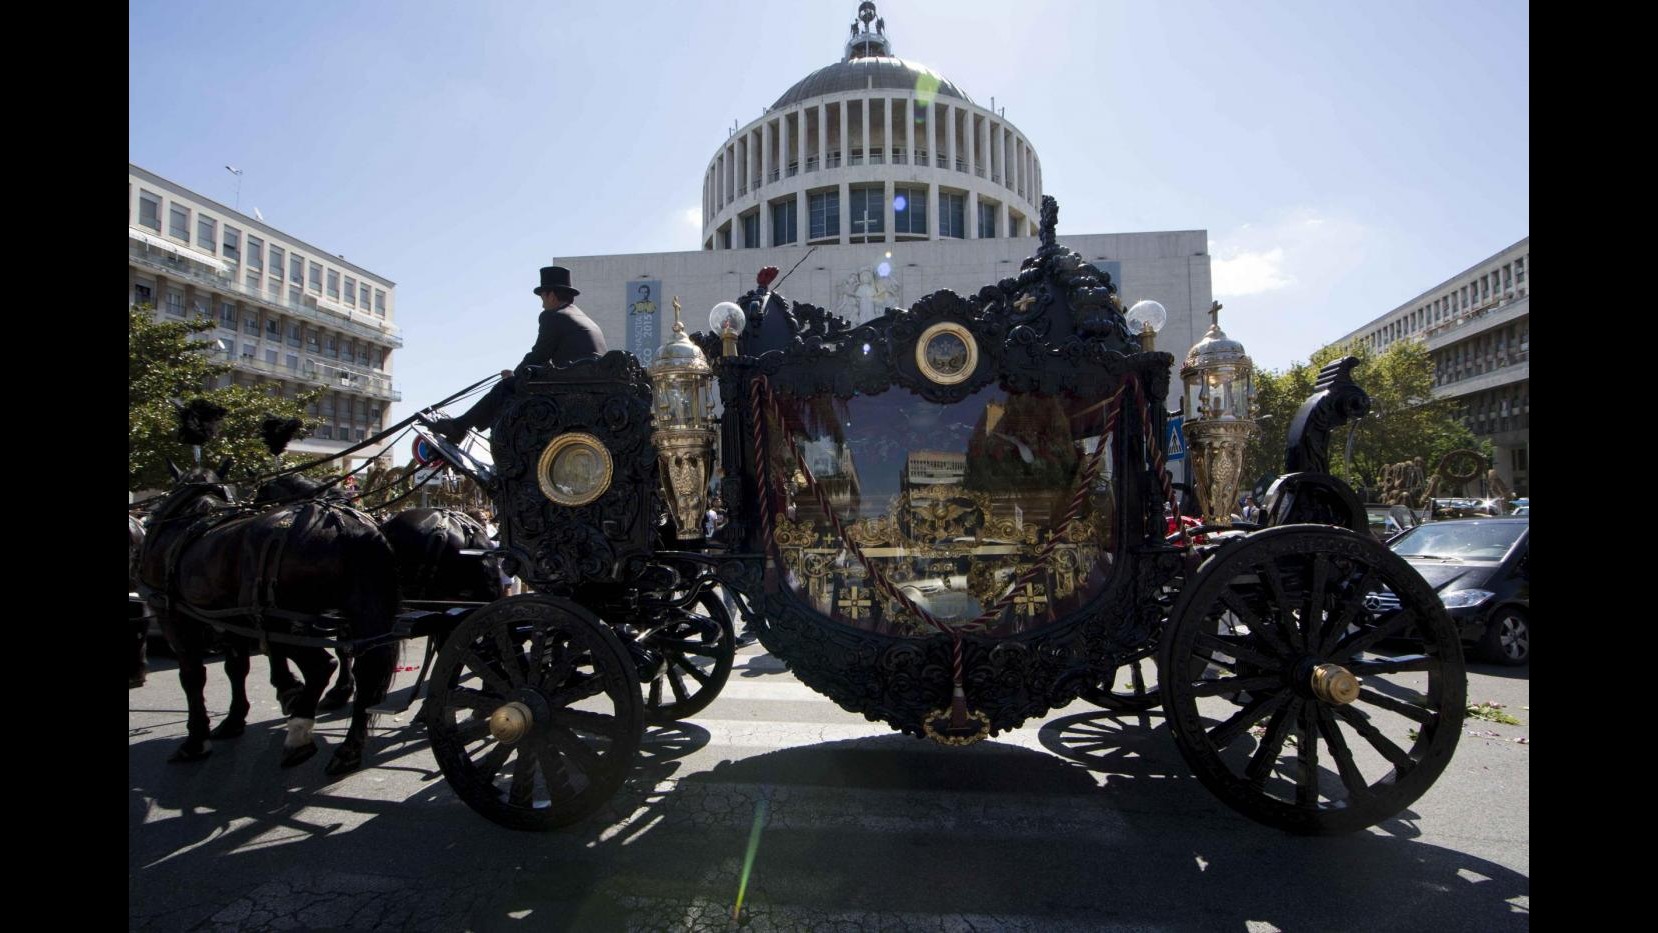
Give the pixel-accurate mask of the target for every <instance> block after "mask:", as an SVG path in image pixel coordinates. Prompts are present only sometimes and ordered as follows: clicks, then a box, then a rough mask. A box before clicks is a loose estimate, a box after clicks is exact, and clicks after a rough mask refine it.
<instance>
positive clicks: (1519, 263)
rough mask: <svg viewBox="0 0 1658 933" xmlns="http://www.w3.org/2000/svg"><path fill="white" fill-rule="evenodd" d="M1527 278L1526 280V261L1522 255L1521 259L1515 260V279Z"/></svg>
mask: <svg viewBox="0 0 1658 933" xmlns="http://www.w3.org/2000/svg"><path fill="white" fill-rule="evenodd" d="M1525 280H1526V261H1525V259H1524V258H1523V257H1522V258H1520V259H1516V260H1514V281H1516V282H1524V281H1525Z"/></svg>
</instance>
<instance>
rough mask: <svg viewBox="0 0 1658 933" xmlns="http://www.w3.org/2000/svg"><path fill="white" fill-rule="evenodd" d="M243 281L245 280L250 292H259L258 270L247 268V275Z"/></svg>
mask: <svg viewBox="0 0 1658 933" xmlns="http://www.w3.org/2000/svg"><path fill="white" fill-rule="evenodd" d="M245 281H246V282H247V286H248V291H249V292H251V293H253V294H255V295H257V294H259V273H258V272H256V271H254V270H252V269H249V270H248V276H247V279H246V280H245Z"/></svg>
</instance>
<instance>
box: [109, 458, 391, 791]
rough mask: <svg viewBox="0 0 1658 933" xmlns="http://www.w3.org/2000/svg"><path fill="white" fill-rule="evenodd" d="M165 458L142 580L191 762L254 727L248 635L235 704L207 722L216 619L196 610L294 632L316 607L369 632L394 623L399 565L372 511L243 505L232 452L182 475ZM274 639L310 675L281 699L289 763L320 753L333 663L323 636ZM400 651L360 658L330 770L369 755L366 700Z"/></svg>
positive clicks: (236, 676)
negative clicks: (227, 481)
mask: <svg viewBox="0 0 1658 933" xmlns="http://www.w3.org/2000/svg"><path fill="white" fill-rule="evenodd" d="M168 467H169V469H171V470H172V472H173V477H174V481H175V485H174V488H173V491H172V492H170V493H169V494H168V495H167V497H166V498H165V499H164V500H162V502H161V504H160V506H159V507H157V508H156V510H155V512H154V513H153V514H152V516H151V519H150V528H149V534H148V535H147V537H146V539H145V541H144V547H143V550H142V553H141V556H140V560H139V582H140V583H141V585H142V586H143V587H144V590H145V592H146V595H147V597H148V599H149V600H150V603H151V605H152V606H153V607H154V608H155V610H156V614H157V616H158V618H159V621H160V623H161V628H162V631H163V633H165V634H166V636H167V640H168V642H169V643H171V644H172V646H173V649H174V651H175V652H176V653H177V654H178V662H179V683H180V685H181V686H182V687H183V688H184V693H185V698H186V701H187V703H188V706H189V716H188V720H187V722H188V729H189V737H188V738H187V739H186V740H185V742H184V744H183V745H182V746H181V747H180V748H179V749H178V751H177V752H175V753H174V755H173V760H175V761H190V760H195V759H199V758H203V757H205V756H206V755H207V754H209V753H210V752H211V750H212V743H211V741H210V740H211V739H214V738H232V737H235V736H237V735H240V734H242V732H243V730H244V729H245V728H246V724H247V714H248V710H249V703H248V699H247V692H246V680H247V674H248V667H249V664H248V657H249V655H250V654H252V653H253V651H254V644H253V640H252V639H251V638H246V637H243V636H236V635H232V636H229V637H227V639H226V642H227V648H228V649H229V650H227V653H226V659H225V673H226V674H227V675H228V676H229V677H230V680H231V704H230V710H229V712H228V713H227V714H226V716H225V718H224V720H223V721H221V722H220V723H219V726H218V728H216V729H213V730H212V731H211V732H210V731H209V730H208V715H207V707H206V702H205V699H204V696H203V690H204V688H205V686H206V683H207V670H206V666H205V665H204V664H203V662H202V659H203V656H204V654H205V653H206V649H207V644H208V640H209V635H208V632H209V626H208V624H207V623H206V622H204V621H203V620H202V618H201V617H200V616H199V615H198V614H197V613H198V612H209V613H222V616H220V618H223V620H224V621H226V622H229V623H232V624H238V625H242V626H246V627H253V628H259V627H262V628H263V630H264V631H265V632H266V633H268V634H281V633H292V632H293V629H294V626H295V623H294V622H293V621H292V620H291V617H290V616H288V614H290V613H292V614H295V615H299V616H307V617H316V616H320V615H322V614H323V613H328V612H338V613H340V614H341V615H342V616H343V617H344V622H343V625H342V627H341V637H346V638H351V639H354V640H355V639H364V638H373V637H376V636H380V635H384V634H387V633H389V632H391V631H392V628H393V625H394V623H395V618H396V614H397V610H398V595H397V568H396V565H395V562H394V558H393V555H392V550H391V546H390V545H389V544H388V543H387V542H386V538H385V536H384V535H383V534H381V533H380V529H379V527H378V526H377V525H376V524H375V523H374V521H373V519H371V518H369V517H368V516H367V515H364V514H363V513H362V512H359V511H357V510H356V509H353V508H351V507H350V506H348V505H345V504H344V503H340V502H334V501H329V500H323V499H312V500H308V501H305V502H300V503H293V504H284V505H275V506H271V507H267V508H262V509H260V508H247V507H243V506H238V505H237V504H236V503H235V502H234V500H233V499H232V497H231V494H230V490H229V489H228V488H227V487H226V486H224V485H223V484H222V483H221V481H220V479H219V477H221V476H223V475H225V473H226V472H227V471H228V470H229V467H230V461H229V460H226V461H225V462H224V463H222V464H220V466H219V469H218V470H217V471H213V470H207V469H201V468H197V469H196V470H193V471H191V472H190V473H188V474H185V473H183V472H182V471H180V470H179V469H178V467H176V466H173V465H172V464H171V463H169V464H168ZM270 647H271V649H272V651H273V658H274V657H285V658H291V659H292V660H293V661H294V662H295V663H297V664H298V665H299V668H300V670H301V672H302V673H303V674H304V677H305V680H304V683H303V684H302V685H301V686H300V689H299V690H298V692H297V694H293V695H291V696H290V697H289V698H288V699H289V701H290V702H289V703H287V704H285V705H286V706H287V707H288V710H289V720H288V737H287V740H286V741H285V742H284V747H285V749H286V751H285V752H284V754H283V758H282V765H283V767H291V766H293V765H297V764H299V763H300V762H302V761H305V760H306V759H308V758H310V757H311V756H312V755H314V754H316V751H317V746H316V742H315V740H314V739H313V738H312V737H311V731H312V728H313V727H314V725H315V723H316V713H317V701H318V699H319V698H320V697H321V695H322V690H323V687H324V686H326V685H327V682H328V678H329V676H330V675H331V673H332V670H331V669H332V668H333V667H334V666H335V665H334V662H333V660H332V659H330V658H329V657H328V654H327V652H326V651H324V650H323V649H322V648H319V647H299V646H295V645H284V644H282V643H281V642H280V641H275V642H272V643H271V645H270ZM396 657H397V645H396V644H394V643H388V644H384V645H380V646H378V647H376V648H374V649H373V650H370V651H366V652H363V653H362V654H361V655H360V656H358V657H357V658H356V660H355V664H354V667H355V670H356V675H357V679H358V680H359V681H360V682H361V683H362V684H363V685H364V689H363V690H362V691H361V693H359V695H358V697H357V704H356V706H355V708H354V709H353V713H352V718H351V725H350V727H349V729H348V730H347V733H346V738H345V741H344V742H343V743H341V745H340V747H339V749H338V750H337V751H336V752H335V754H334V758H333V760H332V761H330V762H329V764H328V769H327V770H328V773H329V774H331V775H333V774H343V773H345V772H347V771H351V770H353V769H355V768H357V767H358V766H360V765H361V763H362V753H363V744H364V742H365V741H366V739H367V736H368V720H369V708H370V707H371V706H373V705H374V704H375V703H378V702H380V700H381V699H382V698H384V696H385V693H386V689H387V687H388V686H389V685H390V683H391V675H392V669H393V667H394V666H395V664H396Z"/></svg>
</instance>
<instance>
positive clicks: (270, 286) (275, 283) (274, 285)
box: [265, 275, 282, 301]
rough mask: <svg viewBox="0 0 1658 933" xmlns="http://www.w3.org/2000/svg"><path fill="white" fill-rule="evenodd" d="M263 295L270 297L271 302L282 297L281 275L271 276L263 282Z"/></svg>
mask: <svg viewBox="0 0 1658 933" xmlns="http://www.w3.org/2000/svg"><path fill="white" fill-rule="evenodd" d="M265 293H266V294H268V295H270V298H271V300H272V301H275V300H277V299H278V298H280V297H281V296H282V276H281V275H273V276H271V277H270V278H268V279H266V280H265Z"/></svg>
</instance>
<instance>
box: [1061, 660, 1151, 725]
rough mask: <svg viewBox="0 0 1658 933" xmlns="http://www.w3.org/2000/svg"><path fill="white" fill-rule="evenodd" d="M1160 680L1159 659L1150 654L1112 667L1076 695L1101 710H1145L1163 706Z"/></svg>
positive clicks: (1138, 711)
mask: <svg viewBox="0 0 1658 933" xmlns="http://www.w3.org/2000/svg"><path fill="white" fill-rule="evenodd" d="M1157 683H1158V680H1157V659H1156V658H1154V657H1152V656H1151V655H1149V654H1148V655H1146V656H1144V657H1139V658H1135V659H1133V660H1132V661H1128V662H1126V663H1124V664H1123V665H1122V666H1121V667H1114V668H1112V669H1111V671H1110V672H1109V673H1107V674H1106V676H1104V677H1102V678H1100V679H1099V680H1098V681H1096V682H1094V683H1092V684H1089V685H1088V686H1087V687H1086V688H1085V689H1083V690H1082V691H1081V692H1080V693H1078V694H1077V695H1078V696H1080V697H1082V698H1083V699H1084V700H1087V701H1088V702H1090V703H1092V704H1094V705H1095V706H1098V707H1101V708H1102V709H1108V710H1114V711H1116V712H1120V713H1143V712H1146V711H1148V710H1154V709H1156V708H1157V707H1159V706H1161V705H1163V695H1162V693H1161V692H1160V691H1159V689H1158V686H1157Z"/></svg>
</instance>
